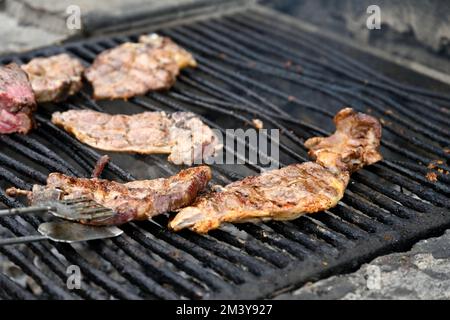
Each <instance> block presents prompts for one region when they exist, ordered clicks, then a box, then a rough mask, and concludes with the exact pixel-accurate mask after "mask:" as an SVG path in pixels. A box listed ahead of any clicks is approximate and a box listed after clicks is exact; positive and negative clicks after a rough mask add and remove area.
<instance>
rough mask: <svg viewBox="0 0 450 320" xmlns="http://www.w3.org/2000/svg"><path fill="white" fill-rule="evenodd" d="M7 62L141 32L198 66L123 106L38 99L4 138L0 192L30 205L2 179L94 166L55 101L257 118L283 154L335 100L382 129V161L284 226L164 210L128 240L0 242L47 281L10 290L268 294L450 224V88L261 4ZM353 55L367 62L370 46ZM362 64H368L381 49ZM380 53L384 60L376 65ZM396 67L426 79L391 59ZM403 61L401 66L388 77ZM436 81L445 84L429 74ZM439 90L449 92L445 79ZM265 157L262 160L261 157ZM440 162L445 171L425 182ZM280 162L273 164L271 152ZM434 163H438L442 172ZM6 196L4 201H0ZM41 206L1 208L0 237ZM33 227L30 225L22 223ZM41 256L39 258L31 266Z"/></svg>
mask: <svg viewBox="0 0 450 320" xmlns="http://www.w3.org/2000/svg"><path fill="white" fill-rule="evenodd" d="M109 32H111V33H110V34H108V35H106V36H101V37H96V38H94V39H90V40H83V41H80V42H72V43H67V44H64V45H61V46H53V47H48V48H44V49H39V50H36V51H32V52H26V53H23V54H17V55H10V56H5V57H3V58H0V62H1V63H2V64H5V63H8V62H12V61H14V62H17V63H26V62H28V61H29V60H30V59H32V58H34V57H38V56H48V55H53V54H57V53H62V52H67V53H70V54H72V55H74V56H76V57H78V58H80V59H81V60H82V61H84V62H85V63H86V64H89V63H91V62H92V61H93V59H94V58H95V56H96V55H97V54H98V53H100V52H101V51H103V50H105V49H109V48H111V47H114V46H117V45H118V44H120V43H123V42H126V41H136V40H137V37H138V36H139V35H140V34H141V33H143V32H158V33H160V34H162V35H166V36H169V37H171V38H173V39H174V40H175V41H176V42H177V43H179V44H181V45H182V46H183V47H185V48H186V49H187V50H189V51H190V52H192V53H194V55H195V58H196V59H197V61H198V63H199V66H198V68H196V69H195V70H186V71H183V72H182V74H181V76H180V77H179V79H178V81H177V83H176V84H175V86H174V88H173V89H172V90H170V91H169V92H154V93H150V94H148V95H146V96H140V97H135V98H133V99H130V100H129V101H114V102H111V101H93V100H91V99H90V98H89V97H90V92H89V91H88V90H89V89H86V88H85V89H83V90H84V91H82V92H80V93H78V94H77V95H76V96H74V97H72V98H70V99H69V100H68V101H66V102H62V103H57V104H44V105H42V106H40V108H39V111H38V112H37V114H36V119H37V124H38V128H37V129H36V130H34V131H33V132H32V133H31V134H29V135H27V136H21V135H9V136H5V135H3V136H0V141H1V143H0V164H1V167H0V177H1V181H2V182H1V183H0V187H1V188H0V200H1V202H2V203H3V204H4V205H5V207H21V206H23V205H24V204H23V203H22V202H19V201H17V200H14V199H11V198H9V197H8V196H6V194H5V191H4V190H5V187H7V186H15V187H18V188H22V189H29V188H30V187H31V185H32V184H33V183H41V184H43V183H45V180H46V177H47V175H48V174H49V173H50V172H53V171H58V172H62V173H65V174H69V175H75V176H80V177H87V176H89V175H90V173H91V170H92V168H93V166H94V164H95V162H96V161H97V160H98V158H100V156H101V155H102V154H101V153H100V152H98V151H95V150H94V149H92V148H90V147H87V146H85V145H83V144H82V143H80V142H78V141H77V140H76V139H74V138H73V137H72V136H70V135H69V134H67V133H66V132H64V131H63V130H61V129H59V128H58V127H56V126H54V125H53V124H52V123H51V122H50V120H49V119H50V115H51V113H52V112H54V111H62V110H66V109H67V108H69V109H81V108H91V109H95V110H100V111H105V112H121V113H134V112H139V111H140V112H142V111H146V110H147V111H148V110H151V111H156V110H166V111H193V112H196V113H197V114H199V115H200V116H201V117H202V120H204V122H205V123H206V124H208V125H209V126H211V127H212V128H216V129H219V130H224V129H226V128H237V127H245V126H248V125H249V123H251V121H252V119H254V118H259V119H261V120H262V121H263V122H264V125H265V127H266V128H279V129H281V133H282V134H281V139H280V143H279V149H280V159H279V162H280V165H286V164H290V163H295V162H303V161H307V159H308V157H307V152H306V150H305V148H304V147H303V142H304V141H305V140H306V139H307V138H309V137H311V136H318V135H319V136H322V135H327V134H329V133H330V132H332V131H333V130H334V127H333V124H332V117H333V116H334V114H335V113H336V112H337V111H338V110H340V109H341V108H342V107H344V106H351V107H353V108H355V109H356V110H359V111H363V112H366V113H371V114H373V115H375V116H376V117H378V118H380V119H382V123H383V125H384V132H383V140H382V153H383V155H384V157H385V160H384V161H383V162H381V163H379V164H376V165H373V166H370V167H368V168H366V169H364V170H361V171H359V172H357V173H355V174H354V175H353V176H352V179H351V182H350V185H349V187H348V189H347V191H346V193H345V197H344V199H343V200H342V201H341V202H340V203H339V205H338V206H337V207H335V208H333V209H331V210H329V211H326V212H321V213H318V214H314V215H309V216H303V217H301V218H299V219H296V220H294V221H289V222H268V223H261V224H239V225H227V226H225V227H223V228H222V229H220V230H215V231H212V232H211V233H210V234H208V235H206V236H200V235H197V234H194V233H192V232H189V231H183V232H180V233H172V232H170V231H169V230H168V229H167V222H168V215H163V216H159V217H156V218H155V219H153V220H152V221H146V222H138V223H129V224H127V225H124V226H123V227H121V228H122V229H123V230H124V235H122V236H121V237H119V238H115V239H110V240H101V241H93V242H89V243H85V244H83V245H77V246H72V245H68V244H61V243H50V242H48V243H34V244H28V245H26V247H27V250H28V251H29V252H30V254H25V253H24V250H23V248H22V249H21V248H17V247H14V246H9V247H0V253H1V255H3V256H4V257H5V258H7V259H9V260H10V261H11V262H13V263H14V264H15V265H17V266H18V267H19V268H20V269H21V270H22V271H23V272H24V273H25V274H26V275H28V276H29V277H30V278H32V279H33V280H34V281H35V282H36V283H37V285H38V286H39V287H40V288H41V289H42V293H41V294H40V295H36V294H33V293H32V292H31V291H30V290H28V288H25V287H23V286H20V285H19V284H17V283H16V282H14V281H12V280H11V279H10V278H8V277H7V276H6V275H4V274H0V297H2V298H4V299H11V298H22V299H36V298H38V299H39V298H44V299H47V298H49V299H108V298H116V299H180V298H187V299H220V298H224V299H256V298H271V297H275V296H276V295H277V294H279V293H281V292H284V291H287V290H290V289H293V288H296V287H299V286H301V285H302V284H304V283H306V282H308V281H314V280H318V279H320V278H323V277H325V276H327V275H331V274H337V273H343V272H348V271H351V270H354V269H355V268H357V267H358V266H360V265H361V264H362V263H364V262H367V261H369V260H370V259H372V258H374V257H376V256H378V255H381V254H385V253H388V252H392V251H396V250H402V249H406V248H408V247H409V246H411V245H412V244H413V243H414V242H416V241H417V240H418V239H421V238H424V237H429V236H432V235H435V234H438V233H440V232H442V231H443V230H445V229H447V228H449V227H450V213H449V208H450V175H447V174H446V173H447V172H448V171H450V167H449V160H450V153H449V152H448V149H446V148H448V147H449V139H450V130H449V124H450V96H448V95H445V94H442V93H439V92H438V91H431V90H429V89H426V88H419V87H416V86H413V85H410V84H405V83H406V82H405V81H403V80H405V79H395V78H394V77H388V76H385V75H383V74H381V73H378V72H377V71H376V70H374V69H372V68H371V67H370V66H369V65H367V64H364V63H362V62H361V61H362V60H356V59H354V58H352V55H351V50H352V49H349V48H347V47H345V46H343V45H342V44H340V43H337V42H333V41H332V40H329V39H327V40H326V41H324V39H321V38H318V37H317V35H316V34H313V33H310V32H308V31H306V30H305V29H303V28H302V27H301V26H299V25H298V24H297V23H296V22H295V21H294V20H293V19H291V18H288V17H285V16H283V15H281V14H279V13H275V12H274V11H271V10H269V9H265V8H263V7H260V6H257V5H250V6H249V7H248V8H246V9H245V10H241V11H239V12H237V11H230V10H228V11H227V12H224V13H222V14H221V15H220V16H218V15H216V16H210V15H209V16H204V15H202V16H199V17H195V18H192V17H191V18H190V19H189V20H180V21H179V22H178V23H177V24H174V23H173V22H171V25H170V26H163V25H162V24H161V23H159V22H158V25H153V24H152V21H147V20H145V19H144V20H142V21H141V23H140V24H139V28H136V29H134V30H133V31H132V32H128V33H123V32H121V30H120V28H119V27H118V28H117V29H115V30H109ZM361 59H364V55H363V56H362V58H361ZM366 61H372V62H373V65H376V63H377V59H375V58H373V57H370V56H368V58H367V60H366ZM384 63H385V64H388V62H384ZM389 66H390V68H391V69H390V70H391V71H392V73H398V74H400V75H403V76H404V77H405V78H411V76H414V77H415V79H421V78H423V77H422V76H420V75H417V74H415V73H412V72H410V71H408V70H406V69H403V68H402V67H399V66H394V65H389ZM397 71H398V72H397ZM427 84H428V85H429V86H430V87H431V86H433V88H437V89H442V90H445V89H446V88H447V87H446V86H445V85H443V84H440V83H438V82H435V81H433V80H427ZM447 90H448V89H447ZM111 156H112V159H113V161H112V162H111V163H110V164H109V165H108V166H107V168H106V170H105V172H104V174H103V176H104V177H105V178H109V179H115V180H119V181H129V180H133V179H138V178H156V177H161V176H168V175H171V174H174V173H175V172H178V171H179V169H180V168H179V167H177V166H174V165H172V164H170V163H168V162H167V161H166V160H165V157H164V156H156V155H149V156H142V155H117V154H111ZM261 156H264V157H267V158H270V157H271V156H270V155H268V154H261ZM436 160H441V161H437V162H435V169H433V170H435V172H436V174H437V177H438V181H435V182H433V181H429V180H428V179H427V178H426V174H427V172H429V171H430V170H431V169H429V168H427V166H428V165H429V164H430V163H432V162H433V161H436ZM274 161H275V159H274ZM261 169H262V168H261V165H259V164H253V163H249V162H247V163H246V164H244V165H232V166H227V165H213V172H214V179H213V183H217V184H225V183H229V182H231V181H233V180H235V179H238V178H240V177H242V176H246V175H249V174H258V173H259V171H260V170H261ZM438 169H441V170H438ZM1 207H2V206H1V205H0V208H1ZM41 221H42V218H40V217H22V218H11V217H9V218H8V217H5V218H2V219H0V224H1V226H3V227H4V229H5V231H7V232H8V233H9V235H12V234H14V235H17V236H21V235H28V234H30V232H31V231H32V230H35V229H36V227H37V226H38V225H39V224H40V223H41ZM30 230H31V231H30ZM36 260H38V261H39V265H37V264H36V263H35V262H36ZM69 265H77V266H79V267H80V269H81V272H82V275H83V280H82V287H81V289H79V290H69V289H67V287H66V280H67V274H66V268H67V267H68V266H69Z"/></svg>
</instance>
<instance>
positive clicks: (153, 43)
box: [85, 34, 197, 99]
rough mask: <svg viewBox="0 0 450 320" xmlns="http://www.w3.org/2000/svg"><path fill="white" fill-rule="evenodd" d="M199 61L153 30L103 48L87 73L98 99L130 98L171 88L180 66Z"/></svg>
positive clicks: (95, 96)
mask: <svg viewBox="0 0 450 320" xmlns="http://www.w3.org/2000/svg"><path fill="white" fill-rule="evenodd" d="M196 65H197V63H196V61H195V60H194V58H193V57H192V55H191V54H190V53H189V52H187V51H186V50H184V49H183V48H181V47H180V46H178V45H177V44H176V43H174V42H173V41H172V40H171V39H169V38H166V37H161V36H159V35H157V34H152V35H146V36H141V37H140V38H139V42H138V43H131V42H127V43H124V44H122V45H120V46H118V47H115V48H112V49H109V50H106V51H104V52H102V53H101V54H99V55H98V56H97V58H96V59H95V61H94V63H93V64H92V66H91V67H89V68H88V69H87V70H86V71H85V77H86V79H88V80H89V81H90V82H91V83H92V85H93V88H94V98H95V99H118V98H123V99H127V98H130V97H133V96H136V95H142V94H145V93H147V92H148V91H152V90H163V89H169V88H170V87H171V86H172V85H173V84H174V83H175V80H176V77H177V75H178V74H179V72H180V70H181V69H183V68H186V67H195V66H196Z"/></svg>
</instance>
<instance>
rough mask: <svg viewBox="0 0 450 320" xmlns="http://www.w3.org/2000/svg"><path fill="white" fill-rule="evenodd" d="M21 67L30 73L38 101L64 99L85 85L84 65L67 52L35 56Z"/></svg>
mask: <svg viewBox="0 0 450 320" xmlns="http://www.w3.org/2000/svg"><path fill="white" fill-rule="evenodd" d="M21 68H22V70H24V71H25V72H26V73H27V74H28V77H29V78H30V82H31V86H32V88H33V92H34V94H35V96H36V100H37V101H38V102H48V101H53V102H58V101H63V100H65V99H66V98H67V97H68V96H71V95H73V94H75V93H77V92H78V91H79V90H80V89H81V87H82V85H83V83H82V75H83V71H84V66H83V65H82V64H81V61H80V60H78V59H77V58H74V57H71V56H70V55H68V54H66V53H62V54H58V55H54V56H50V57H39V58H34V59H32V60H31V61H30V62H29V63H27V64H24V65H22V66H21Z"/></svg>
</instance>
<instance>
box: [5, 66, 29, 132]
mask: <svg viewBox="0 0 450 320" xmlns="http://www.w3.org/2000/svg"><path fill="white" fill-rule="evenodd" d="M35 110H36V100H35V97H34V94H33V90H32V89H31V85H30V82H29V81H28V77H27V74H26V73H25V72H23V71H22V69H20V67H19V66H18V65H17V64H15V63H11V64H8V65H6V66H0V134H7V133H14V132H19V133H23V134H26V133H28V132H29V131H30V130H31V129H32V128H33V125H34V121H33V117H32V114H33V111H35Z"/></svg>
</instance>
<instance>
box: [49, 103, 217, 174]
mask: <svg viewBox="0 0 450 320" xmlns="http://www.w3.org/2000/svg"><path fill="white" fill-rule="evenodd" d="M52 122H53V123H54V124H56V125H58V126H61V127H62V128H64V129H65V130H66V131H68V132H70V133H72V134H73V135H74V136H75V137H76V138H77V139H78V140H80V141H82V142H84V143H86V144H88V145H90V146H92V147H95V148H98V149H101V150H107V151H118V152H136V153H140V154H155V153H162V154H169V161H171V162H173V163H175V164H186V165H192V164H193V163H196V164H200V163H202V161H203V160H204V159H207V158H209V157H211V156H213V155H214V154H215V152H216V151H217V149H218V148H220V147H221V145H220V144H219V139H218V138H217V136H216V135H215V134H214V132H213V131H212V130H211V129H210V128H209V127H208V126H206V125H205V124H204V123H203V122H202V121H201V120H200V119H199V118H198V117H196V116H195V115H194V114H193V113H190V112H175V113H172V114H166V113H164V112H144V113H140V114H135V115H131V116H128V115H109V114H106V113H100V112H95V111H90V110H71V111H67V112H63V113H59V112H56V113H54V114H53V116H52Z"/></svg>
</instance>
